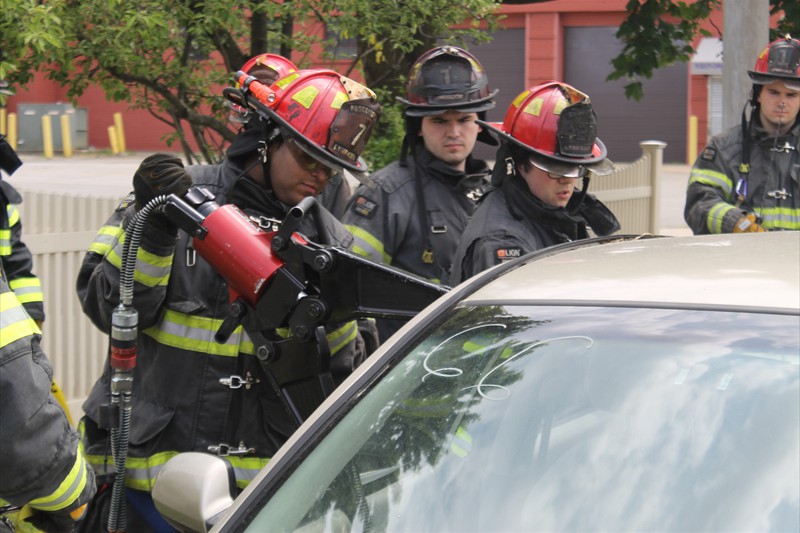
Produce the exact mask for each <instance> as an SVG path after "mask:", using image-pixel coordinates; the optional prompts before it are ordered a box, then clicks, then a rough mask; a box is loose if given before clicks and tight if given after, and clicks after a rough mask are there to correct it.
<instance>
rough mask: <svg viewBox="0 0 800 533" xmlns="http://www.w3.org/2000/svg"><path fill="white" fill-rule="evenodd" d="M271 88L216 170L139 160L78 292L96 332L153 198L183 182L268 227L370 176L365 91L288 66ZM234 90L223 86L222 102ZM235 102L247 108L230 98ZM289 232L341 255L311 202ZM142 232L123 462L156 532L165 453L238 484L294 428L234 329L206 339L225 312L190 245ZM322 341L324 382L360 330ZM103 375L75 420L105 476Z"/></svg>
mask: <svg viewBox="0 0 800 533" xmlns="http://www.w3.org/2000/svg"><path fill="white" fill-rule="evenodd" d="M251 85H255V84H251ZM268 89H269V91H268V92H269V94H270V95H271V96H270V97H269V99H268V100H265V101H263V102H262V104H264V107H265V108H266V111H265V112H264V113H263V114H262V113H259V114H256V115H254V116H253V117H252V118H251V119H250V124H249V127H248V128H247V129H245V130H244V131H243V132H242V133H241V134H240V135H239V136H238V137H237V139H236V140H235V141H234V142H233V143H232V144H231V146H230V148H229V149H228V151H227V153H226V158H225V160H224V161H223V162H222V163H221V164H219V165H196V166H189V167H187V168H184V167H183V164H182V163H181V161H180V160H179V159H177V158H175V157H171V156H169V155H166V154H155V155H152V156H150V157H147V158H146V159H145V160H144V161H143V162H142V164H141V165H140V167H139V169H138V170H137V172H136V173H135V175H134V177H133V188H134V192H133V194H131V195H129V197H128V198H127V199H126V200H125V201H124V202H123V203H122V204H121V205H120V206H119V208H118V209H117V210H116V211H115V212H114V214H113V215H112V216H111V218H110V219H109V221H108V223H107V224H106V225H105V226H104V227H103V228H102V229H101V230H100V232H99V233H98V236H97V238H96V239H95V241H94V243H93V244H92V245H91V246H90V248H89V251H88V252H87V254H86V256H85V258H84V261H83V264H82V267H81V270H80V272H79V278H78V284H77V288H78V295H79V298H80V300H81V302H82V305H83V309H84V312H85V313H86V314H87V315H88V316H89V317H90V318H91V320H92V321H93V322H94V323H95V324H96V325H97V326H98V327H99V328H101V329H102V330H104V331H109V330H110V328H111V324H110V317H111V315H112V311H113V310H114V308H115V307H116V306H117V305H118V301H119V291H118V290H117V289H118V287H119V275H120V263H119V257H121V255H122V249H123V244H124V242H125V236H126V233H125V228H126V225H127V224H128V221H129V220H130V219H131V217H133V216H134V214H135V213H136V211H137V208H140V207H141V206H143V205H146V204H147V203H148V202H149V201H150V200H151V199H152V198H154V197H155V196H156V195H165V194H170V193H175V194H177V195H178V196H182V195H183V194H184V193H186V191H187V189H188V188H189V187H190V186H200V187H203V188H205V189H206V190H208V191H209V192H210V193H211V194H212V195H213V196H214V197H215V201H216V203H218V204H220V205H222V204H235V205H236V206H237V207H239V208H240V209H241V210H242V211H243V212H244V213H245V214H247V215H249V216H251V217H254V218H256V219H258V220H259V221H260V223H261V224H263V225H264V227H265V229H266V231H272V230H276V229H277V227H278V226H279V225H280V222H281V221H283V220H284V219H285V217H286V215H287V213H288V211H289V209H290V208H291V207H293V206H295V205H296V204H297V203H298V202H300V200H302V199H304V198H306V197H308V196H315V195H317V194H319V192H320V191H321V190H322V189H323V188H324V187H325V185H326V183H327V182H328V180H329V179H330V177H331V176H332V175H334V174H335V173H337V172H340V171H341V170H342V169H349V170H351V171H353V172H363V171H365V170H366V166H365V164H364V162H363V160H362V159H361V158H360V154H361V152H362V151H363V149H364V146H365V144H366V142H367V140H368V139H369V136H370V132H371V130H372V126H373V125H374V124H375V121H376V120H377V119H378V116H379V114H380V107H379V105H378V103H377V101H376V98H375V95H374V93H373V92H372V91H370V90H369V89H367V88H366V87H364V86H363V85H361V84H359V83H356V82H355V81H353V80H350V79H348V78H346V77H344V76H341V75H340V74H338V73H336V72H334V71H331V70H298V71H295V72H291V73H289V74H288V75H286V76H284V77H282V78H280V79H278V80H277V81H275V82H274V83H273V84H272V85H271V86H269V88H268ZM236 93H237V91H236V90H235V89H233V88H231V92H229V93H226V94H227V95H229V96H231V97H233V96H234V95H235V94H236ZM253 94H255V93H253ZM237 103H239V104H244V103H246V102H244V101H243V100H241V98H239V99H238V100H237ZM270 226H272V227H271V228H270ZM298 231H299V232H300V233H302V234H303V235H304V236H306V237H308V238H309V239H311V240H313V241H315V242H318V243H322V244H330V245H332V246H338V247H342V248H348V247H349V246H350V245H351V244H352V241H353V238H352V236H351V235H350V234H349V233H348V232H347V230H345V229H344V227H343V226H342V225H341V224H340V223H339V222H338V221H337V220H336V219H335V218H334V217H333V216H332V215H331V214H330V213H329V212H328V211H327V210H325V209H324V208H322V207H321V206H320V209H319V210H318V211H317V210H315V211H314V213H311V214H310V215H308V216H306V217H303V219H302V220H301V221H300V228H299V229H298ZM143 233H144V235H143V238H142V241H141V243H140V248H139V253H138V255H137V264H136V270H135V273H134V282H135V283H134V285H135V292H136V298H135V301H134V304H135V306H136V308H137V310H138V313H139V315H138V316H139V330H138V331H139V333H138V337H137V343H138V351H139V357H138V359H137V365H136V369H135V372H134V373H135V383H136V384H137V390H136V394H135V395H134V396H133V412H134V413H135V414H134V415H133V416H132V421H131V430H130V443H129V447H128V458H127V462H126V464H127V476H126V485H127V487H128V493H127V500H128V503H129V508H128V515H127V516H128V523H129V529H130V531H150V530H154V531H166V530H168V529H167V526H166V524H165V523H164V522H163V520H162V519H161V518H160V516H159V515H158V513H151V512H150V511H152V510H153V506H152V499H151V498H150V494H149V492H150V490H151V489H152V486H153V482H154V480H155V476H156V474H157V473H158V470H159V468H160V467H161V466H162V465H163V464H164V462H165V461H166V460H167V459H168V458H169V457H171V456H172V455H174V454H175V453H176V452H185V451H198V452H206V453H215V454H219V455H220V456H224V457H225V458H226V459H227V460H228V462H229V463H230V465H231V468H232V471H233V473H234V475H235V479H236V483H237V485H238V487H240V488H243V487H245V486H246V485H247V484H248V483H249V482H250V480H252V479H253V477H254V476H255V475H256V474H257V473H258V472H259V470H260V469H261V468H262V467H263V466H264V465H265V464H266V463H267V462H268V461H269V458H270V457H271V456H272V454H273V453H275V451H276V450H277V449H278V447H279V446H280V445H281V444H282V443H283V442H284V441H285V440H286V438H288V437H289V435H290V434H291V433H292V432H293V431H294V430H295V429H296V421H295V420H294V419H293V418H291V417H290V416H289V415H288V414H287V412H286V410H285V409H284V407H283V405H282V404H281V401H280V399H279V396H278V395H277V394H276V392H275V391H274V389H273V388H272V387H271V386H270V381H269V379H267V377H266V375H265V373H264V371H263V369H262V368H261V365H260V363H259V360H258V358H257V357H256V355H255V354H254V353H253V352H254V346H253V342H252V341H251V340H250V339H249V338H248V336H247V334H246V333H245V332H244V330H243V329H242V327H241V326H239V327H238V328H236V329H235V330H234V331H233V333H232V334H231V335H230V337H229V338H228V340H227V341H226V342H225V343H224V344H220V343H217V342H215V340H214V333H215V331H216V330H217V329H218V328H219V326H220V322H221V321H222V320H223V319H224V318H225V317H226V316H228V313H229V309H230V303H229V289H228V286H227V284H226V282H225V281H224V280H223V278H222V277H220V276H219V275H218V274H217V273H216V272H215V271H214V269H213V268H212V267H211V265H210V264H209V263H207V262H206V261H205V260H204V259H203V258H202V257H200V256H199V255H196V254H195V253H194V250H193V249H192V246H191V239H192V237H191V236H190V235H188V234H187V233H186V232H185V231H183V230H179V229H178V228H176V227H175V226H174V225H172V224H171V223H170V222H169V220H168V219H166V218H163V217H161V216H159V215H158V214H155V215H153V216H150V217H149V218H148V219H147V223H146V228H145V231H144V232H143ZM277 334H278V333H276V335H277ZM326 340H327V345H328V346H329V350H330V353H331V354H332V355H331V361H330V363H331V372H332V374H333V378H334V380H335V381H340V380H341V379H343V378H344V377H345V376H346V375H348V374H349V373H350V372H351V371H352V370H353V368H355V367H356V366H357V365H358V364H359V363H360V361H361V360H362V358H363V356H364V347H363V342H362V340H361V337H360V335H359V333H358V329H357V326H356V323H355V322H354V321H350V322H346V323H340V324H336V325H331V326H328V327H326ZM110 375H111V372H110V369H109V367H108V365H107V366H106V369H105V371H104V373H103V376H102V377H101V378H100V380H99V381H98V382H97V383H96V385H95V387H94V388H93V390H92V392H91V394H90V396H89V398H88V399H87V401H86V403H85V404H84V411H85V413H86V416H85V417H84V419H83V421H82V425H83V427H84V434H85V439H84V444H85V450H86V457H87V459H88V460H89V462H90V463H91V464H93V465H96V466H97V471H98V475H99V476H100V479H101V482H108V481H109V480H108V475H109V472H110V473H111V474H113V462H112V461H111V457H110V454H109V448H108V442H109V440H108V439H109V432H108V431H106V430H104V429H103V428H102V424H101V418H100V415H101V411H100V406H101V405H104V404H105V403H107V401H108V400H107V396H108V394H109V392H108V391H109V378H110ZM97 507H102V505H98V506H97ZM100 514H102V511H101V512H100ZM98 523H99V524H101V525H102V524H104V523H105V522H104V521H103V520H99V521H98Z"/></svg>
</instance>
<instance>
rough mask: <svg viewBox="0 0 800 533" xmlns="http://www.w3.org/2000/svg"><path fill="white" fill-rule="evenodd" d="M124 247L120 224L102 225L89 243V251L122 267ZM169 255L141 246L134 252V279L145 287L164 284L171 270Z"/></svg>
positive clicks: (122, 231) (170, 257)
mask: <svg viewBox="0 0 800 533" xmlns="http://www.w3.org/2000/svg"><path fill="white" fill-rule="evenodd" d="M124 248H125V230H123V229H122V227H121V226H119V227H115V226H103V227H102V228H100V231H99V232H98V233H97V236H96V237H95V238H94V241H93V242H92V244H91V245H89V251H90V252H94V253H96V254H98V255H102V256H103V257H105V259H106V261H108V262H109V263H111V264H112V265H114V266H115V267H117V269H121V268H122V255H123V250H124ZM172 257H173V254H170V255H164V256H162V255H156V254H153V253H150V252H148V251H146V250H143V249H142V248H139V250H137V252H136V266H135V268H134V272H133V279H134V281H138V282H139V283H141V284H142V285H145V286H147V287H157V286H163V285H166V284H167V283H168V282H169V275H170V272H171V271H172Z"/></svg>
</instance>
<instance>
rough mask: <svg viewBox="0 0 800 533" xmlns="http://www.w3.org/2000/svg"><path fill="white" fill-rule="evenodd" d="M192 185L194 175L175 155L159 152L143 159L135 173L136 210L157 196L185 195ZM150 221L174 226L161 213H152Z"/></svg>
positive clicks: (163, 225) (160, 224)
mask: <svg viewBox="0 0 800 533" xmlns="http://www.w3.org/2000/svg"><path fill="white" fill-rule="evenodd" d="M191 185H192V177H191V176H190V175H189V173H188V172H186V169H185V168H183V162H181V160H180V159H179V158H177V157H175V156H172V155H169V154H162V153H157V154H153V155H150V156H148V157H146V158H145V159H144V161H142V164H141V165H139V168H138V169H136V173H135V174H134V175H133V192H134V194H135V195H136V210H137V211H138V210H139V209H141V208H142V207H144V206H145V205H146V204H147V203H148V202H149V201H151V200H152V199H153V198H155V197H156V196H162V195H169V194H175V195H177V196H183V195H184V194H186V191H187V190H189V187H191ZM149 218H150V221H151V222H153V223H155V224H156V225H159V226H162V227H165V228H167V227H172V225H171V224H170V223H169V220H167V218H166V217H165V216H164V215H163V214H160V213H155V214H153V215H151V216H150V217H149Z"/></svg>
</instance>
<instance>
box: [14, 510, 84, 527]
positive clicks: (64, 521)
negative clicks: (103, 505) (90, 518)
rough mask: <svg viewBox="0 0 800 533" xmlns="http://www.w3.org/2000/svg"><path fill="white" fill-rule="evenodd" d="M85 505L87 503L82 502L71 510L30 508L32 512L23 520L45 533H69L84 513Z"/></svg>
mask: <svg viewBox="0 0 800 533" xmlns="http://www.w3.org/2000/svg"><path fill="white" fill-rule="evenodd" d="M86 507H87V504H83V505H82V506H81V507H79V508H77V509H75V510H73V511H67V510H66V509H65V510H63V511H55V512H50V513H46V512H44V511H39V510H36V509H31V511H32V512H33V514H32V515H31V516H29V517H28V518H26V519H25V521H26V522H28V523H30V524H31V525H33V526H34V527H35V528H36V529H39V530H41V531H45V532H46V533H69V532H71V531H74V530H75V527H76V526H77V523H78V521H80V520H81V519H82V518H83V517H84V515H85V514H86Z"/></svg>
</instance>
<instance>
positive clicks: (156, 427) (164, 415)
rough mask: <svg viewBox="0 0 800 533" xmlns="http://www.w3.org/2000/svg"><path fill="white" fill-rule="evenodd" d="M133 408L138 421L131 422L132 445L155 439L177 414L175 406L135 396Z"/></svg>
mask: <svg viewBox="0 0 800 533" xmlns="http://www.w3.org/2000/svg"><path fill="white" fill-rule="evenodd" d="M132 410H133V412H134V413H135V416H136V419H137V420H136V423H135V424H131V432H130V439H129V442H130V444H131V445H132V446H141V445H142V444H145V443H146V442H148V441H150V440H153V439H154V438H155V437H157V436H158V435H159V434H161V432H163V431H164V430H165V429H166V427H167V425H168V424H169V422H170V420H172V417H173V416H174V415H175V408H174V407H169V406H166V405H160V404H155V403H152V402H148V401H147V400H143V399H141V398H139V399H138V401H137V399H136V398H134V400H133V405H132Z"/></svg>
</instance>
